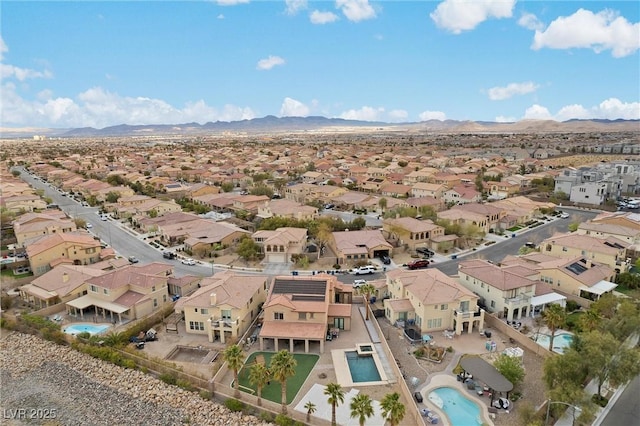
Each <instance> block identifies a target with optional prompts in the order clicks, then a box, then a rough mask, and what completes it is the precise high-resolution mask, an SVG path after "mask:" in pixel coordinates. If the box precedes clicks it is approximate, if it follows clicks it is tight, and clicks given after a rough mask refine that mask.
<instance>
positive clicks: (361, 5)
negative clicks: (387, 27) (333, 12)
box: [336, 0, 376, 22]
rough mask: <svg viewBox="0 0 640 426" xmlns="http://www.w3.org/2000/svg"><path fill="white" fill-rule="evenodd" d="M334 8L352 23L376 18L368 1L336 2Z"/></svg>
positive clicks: (350, 0)
mask: <svg viewBox="0 0 640 426" xmlns="http://www.w3.org/2000/svg"><path fill="white" fill-rule="evenodd" d="M336 8H337V9H340V10H341V11H342V13H343V14H344V16H346V17H347V19H348V20H350V21H352V22H360V21H364V20H367V19H373V18H375V17H376V11H375V9H374V8H373V7H371V5H370V4H369V0H336Z"/></svg>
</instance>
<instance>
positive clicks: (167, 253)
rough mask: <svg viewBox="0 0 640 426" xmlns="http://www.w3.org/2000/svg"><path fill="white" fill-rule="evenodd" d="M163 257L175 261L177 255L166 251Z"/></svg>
mask: <svg viewBox="0 0 640 426" xmlns="http://www.w3.org/2000/svg"><path fill="white" fill-rule="evenodd" d="M162 257H164V258H165V259H175V258H176V254H175V253H174V252H172V251H165V252H164V253H162Z"/></svg>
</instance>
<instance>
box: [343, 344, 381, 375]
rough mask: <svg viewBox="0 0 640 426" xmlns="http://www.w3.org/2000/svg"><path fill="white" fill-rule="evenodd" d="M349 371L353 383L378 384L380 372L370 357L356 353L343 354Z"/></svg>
mask: <svg viewBox="0 0 640 426" xmlns="http://www.w3.org/2000/svg"><path fill="white" fill-rule="evenodd" d="M344 354H345V356H346V357H347V364H349V371H351V380H352V381H353V383H359V382H379V381H380V380H381V379H380V372H378V367H377V366H376V363H375V361H374V360H373V357H372V356H371V355H358V352H356V351H348V352H345V353H344Z"/></svg>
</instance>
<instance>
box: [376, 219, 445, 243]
mask: <svg viewBox="0 0 640 426" xmlns="http://www.w3.org/2000/svg"><path fill="white" fill-rule="evenodd" d="M382 231H383V235H384V236H385V237H386V238H387V239H388V240H389V241H392V242H396V243H397V244H398V246H403V245H406V246H407V247H408V248H410V249H412V250H415V249H416V248H418V247H428V248H435V247H433V246H432V244H431V239H432V238H434V237H439V236H442V235H444V228H443V227H442V226H439V225H436V224H435V223H433V222H432V221H431V220H429V219H426V220H418V219H415V218H412V217H399V218H397V219H385V220H384V221H383V222H382Z"/></svg>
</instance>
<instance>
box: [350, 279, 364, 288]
mask: <svg viewBox="0 0 640 426" xmlns="http://www.w3.org/2000/svg"><path fill="white" fill-rule="evenodd" d="M366 283H367V280H353V288H360V287H362V286H363V285H365V284H366Z"/></svg>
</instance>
